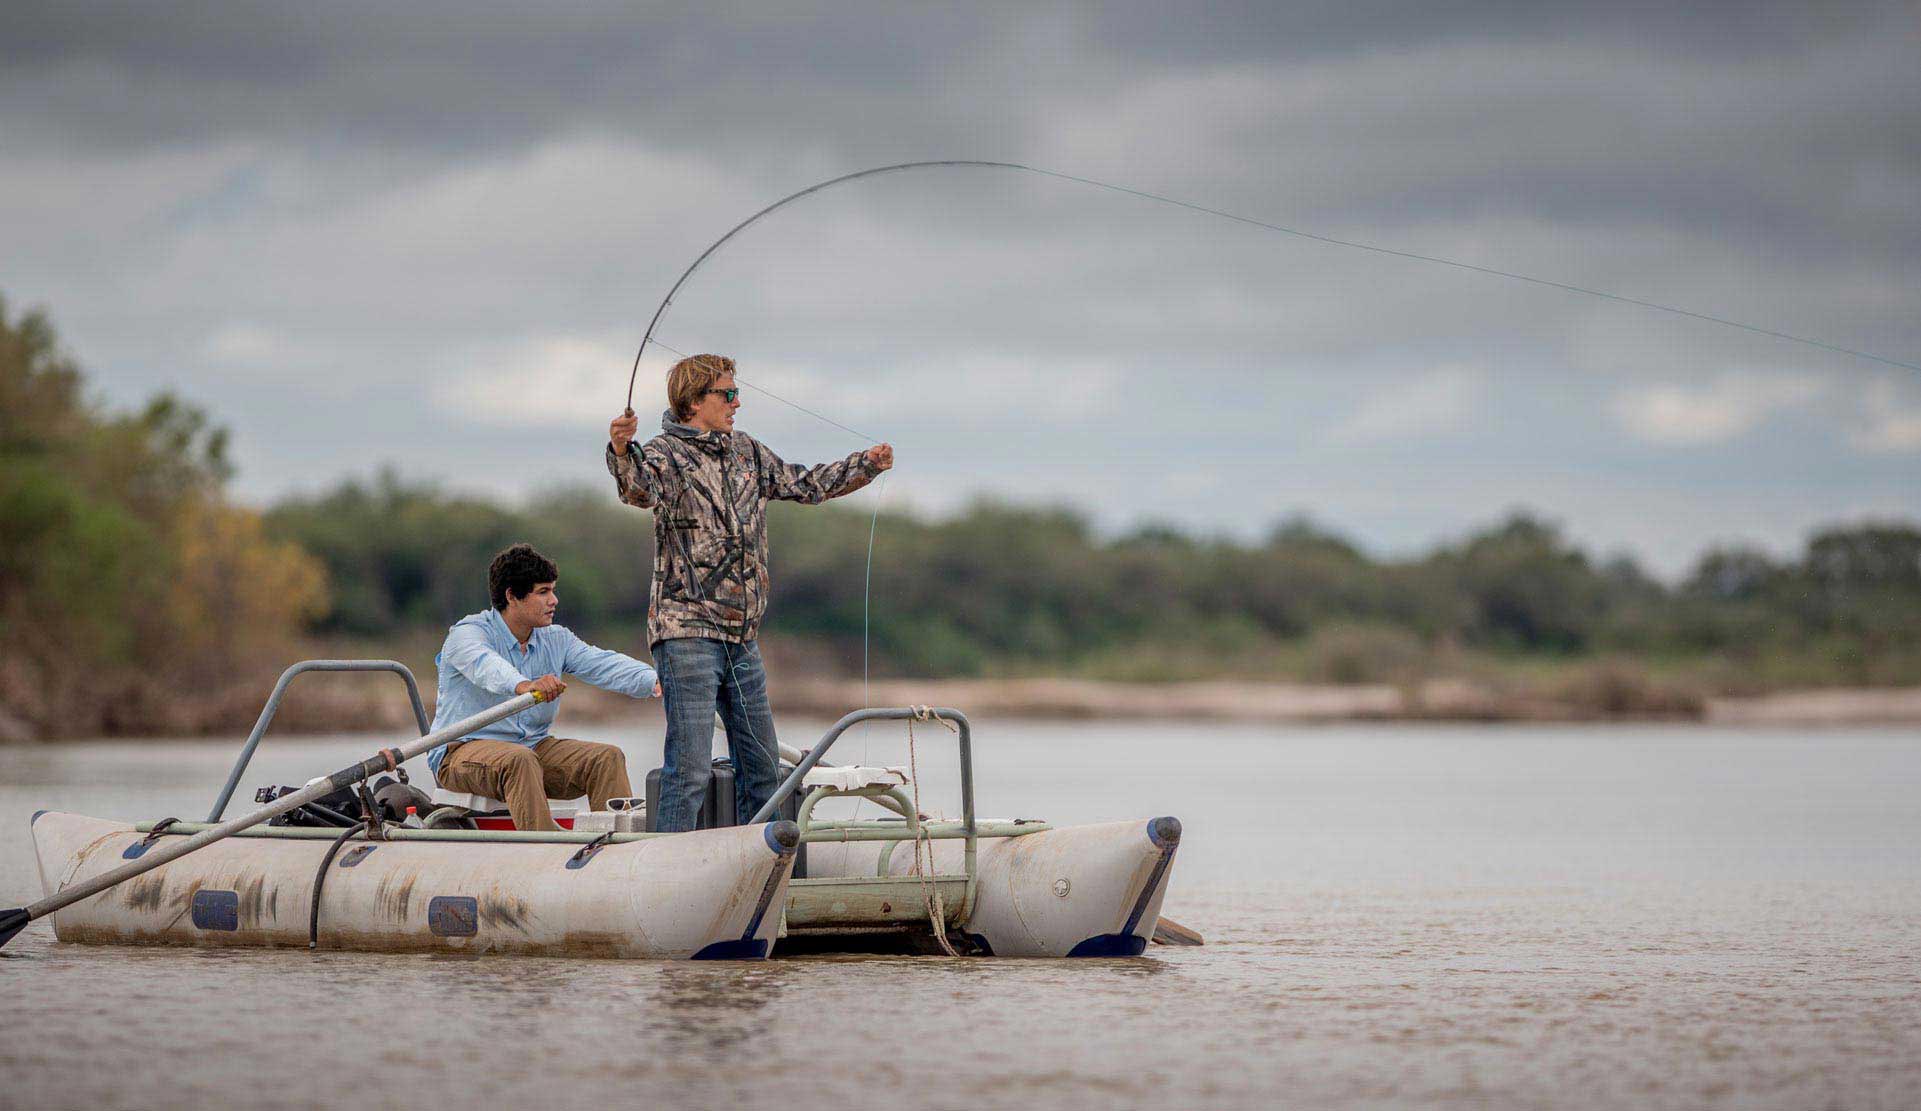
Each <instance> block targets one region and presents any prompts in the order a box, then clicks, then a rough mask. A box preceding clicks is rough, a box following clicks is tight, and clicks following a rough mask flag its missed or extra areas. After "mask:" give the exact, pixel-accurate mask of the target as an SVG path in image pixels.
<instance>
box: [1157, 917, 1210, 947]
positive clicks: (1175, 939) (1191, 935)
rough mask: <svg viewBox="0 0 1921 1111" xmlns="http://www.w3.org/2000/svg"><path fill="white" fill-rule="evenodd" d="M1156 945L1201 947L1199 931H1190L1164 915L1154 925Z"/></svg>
mask: <svg viewBox="0 0 1921 1111" xmlns="http://www.w3.org/2000/svg"><path fill="white" fill-rule="evenodd" d="M1154 944H1156V945H1201V944H1203V941H1202V940H1201V934H1200V931H1199V930H1190V929H1188V928H1187V927H1186V926H1183V925H1181V924H1180V923H1179V922H1176V921H1174V920H1173V919H1172V918H1169V917H1167V916H1166V915H1162V916H1161V919H1160V921H1159V922H1156V923H1155V924H1154Z"/></svg>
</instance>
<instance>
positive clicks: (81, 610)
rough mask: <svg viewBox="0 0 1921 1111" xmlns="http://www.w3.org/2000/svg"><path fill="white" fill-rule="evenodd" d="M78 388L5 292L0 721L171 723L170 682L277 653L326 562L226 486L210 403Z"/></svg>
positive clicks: (50, 333) (314, 592)
mask: <svg viewBox="0 0 1921 1111" xmlns="http://www.w3.org/2000/svg"><path fill="white" fill-rule="evenodd" d="M84 388H85V382H84V380H83V378H82V375H81V371H80V369H79V367H78V366H76V365H75V364H74V363H73V361H72V360H71V359H69V358H68V357H67V356H66V355H64V354H63V353H62V352H61V351H60V349H59V345H58V342H57V339H56V337H55V334H54V330H53V327H52V326H51V324H49V323H48V321H47V318H46V317H45V315H44V314H41V313H27V314H25V315H22V316H20V317H18V318H13V317H11V316H10V315H9V312H8V309H7V306H6V304H5V303H4V302H3V301H0V523H3V526H0V709H4V710H5V711H7V712H6V713H4V714H0V736H3V735H4V734H5V733H7V732H11V731H12V730H13V729H14V728H15V726H14V725H13V724H10V723H13V722H14V721H15V719H21V720H24V721H26V722H28V723H38V724H42V725H44V724H45V723H47V722H50V721H57V722H59V723H60V725H61V728H60V729H59V731H61V732H85V731H89V730H90V729H92V730H110V729H111V728H112V727H113V725H114V723H115V722H116V721H118V720H142V721H147V720H152V721H164V720H166V715H165V714H163V713H157V712H156V705H157V704H159V703H162V702H166V701H169V700H170V699H171V695H170V693H169V692H170V691H171V690H179V689H192V688H195V687H199V686H204V685H206V684H208V683H210V682H215V681H217V680H218V679H219V678H220V677H221V676H223V675H225V674H228V673H231V672H233V671H235V670H238V669H242V668H244V667H246V665H247V664H248V663H249V662H250V661H252V660H254V659H256V658H259V657H260V656H262V655H268V656H271V655H277V654H282V653H284V651H285V650H286V645H287V644H288V642H289V639H290V638H291V637H293V636H294V635H297V634H298V633H299V632H300V631H301V629H302V628H303V626H304V625H305V624H306V623H307V622H310V621H319V620H325V614H326V613H327V611H328V608H329V603H328V602H327V591H326V585H325V573H324V571H323V570H322V566H321V563H320V561H319V560H317V559H315V558H314V557H313V556H311V555H309V554H307V552H305V551H304V550H302V549H301V548H300V547H299V546H297V545H296V544H295V543H293V542H291V541H289V540H285V539H274V538H271V537H269V536H267V535H266V533H265V532H264V531H263V530H262V528H261V522H260V516H259V514H257V513H255V512H254V511H253V510H250V509H246V508H243V507H240V506H236V505H233V504H230V503H229V502H228V501H227V500H226V498H225V495H224V492H223V488H224V485H225V483H226V481H227V478H228V476H229V474H230V472H231V467H230V466H229V465H228V462H227V436H226V433H225V432H223V431H222V430H220V429H219V428H217V427H215V426H214V425H213V423H212V422H211V421H210V420H209V419H208V417H207V414H205V413H203V412H202V411H200V410H199V409H196V408H194V407H192V406H190V405H186V404H183V403H182V402H180V401H179V400H178V399H176V398H173V397H171V396H168V395H164V394H163V395H161V396H159V397H156V398H154V399H153V400H152V401H150V402H149V403H148V404H147V405H146V406H144V407H143V408H141V409H139V410H138V411H136V412H132V413H115V412H110V411H108V410H106V409H105V408H104V407H102V406H101V405H99V404H97V403H95V402H93V401H91V400H89V399H88V398H87V397H86V395H85V393H84ZM181 724H182V725H183V726H184V727H188V728H191V727H192V725H193V723H191V722H186V723H181Z"/></svg>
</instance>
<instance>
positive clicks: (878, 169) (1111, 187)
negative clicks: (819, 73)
mask: <svg viewBox="0 0 1921 1111" xmlns="http://www.w3.org/2000/svg"><path fill="white" fill-rule="evenodd" d="M948 166H967V167H975V168H985V169H1000V170H1014V171H1018V172H1020V173H1029V174H1035V175H1038V176H1040V177H1050V178H1055V179H1057V180H1060V181H1071V182H1074V183H1076V184H1079V185H1087V186H1092V187H1094V188H1096V189H1105V190H1108V191H1109V192H1114V193H1125V194H1127V195H1128V196H1131V197H1139V198H1141V199H1143V200H1149V201H1154V202H1156V203H1159V204H1167V205H1173V206H1174V207H1176V208H1184V209H1187V210H1188V211H1190V212H1199V213H1202V214H1204V215H1207V216H1215V217H1219V218H1220V219H1223V220H1232V221H1234V222H1236V223H1240V224H1246V225H1248V226H1250V227H1256V228H1262V229H1265V230H1267V231H1272V232H1279V233H1280V234H1282V235H1291V236H1294V237H1296V238H1298V239H1308V240H1312V241H1314V242H1316V243H1327V244H1330V245H1332V246H1336V247H1348V248H1352V249H1354V250H1358V251H1369V252H1372V253H1374V254H1380V255H1389V256H1392V257H1394V258H1404V259H1410V260H1413V261H1415V262H1428V263H1434V264H1436V265H1439V266H1451V267H1453V268H1455V269H1457V270H1467V271H1471V272H1473V273H1476V274H1486V275H1489V276H1491V277H1496V278H1507V279H1509V280H1511V281H1517V282H1527V283H1529V284H1531V285H1538V286H1546V287H1548V288H1550V289H1559V290H1563V291H1565V292H1568V293H1578V294H1581V295H1583V296H1587V297H1597V298H1600V299H1602V300H1606V301H1613V302H1616V303H1618V304H1623V305H1634V306H1637V307H1639V308H1644V309H1653V310H1655V311H1657V312H1664V313H1671V314H1673V315H1675V316H1683V317H1687V318H1689V319H1692V320H1701V321H1706V322H1707V323H1710V324H1719V325H1722V326H1724V327H1728V328H1736V329H1739V330H1741V331H1744V332H1751V333H1753V334H1755V335H1761V336H1768V337H1770V338H1772V339H1777V340H1783V341H1785V342H1788V343H1798V344H1801V345H1803V346H1806V347H1813V348H1818V349H1820V350H1823V351H1831V352H1834V353H1836V354H1841V355H1850V356H1853V357H1854V358H1857V359H1865V360H1867V361H1869V362H1875V363H1881V364H1883V365H1885V366H1893V367H1900V368H1902V369H1904V370H1912V371H1917V372H1921V364H1916V363H1910V362H1903V361H1902V360H1900V359H1890V358H1887V357H1885V356H1881V355H1874V354H1870V353H1869V352H1866V351H1859V350H1856V349H1854V348H1852V347H1843V346H1841V345H1839V344H1834V343H1828V342H1826V341H1824V340H1818V339H1810V338H1808V337H1806V336H1798V335H1794V334H1793V333H1790V332H1780V331H1776V330H1774V329H1772V328H1763V327H1760V326H1759V325H1755V324H1747V323H1744V322H1742V321H1739V320H1730V319H1728V318H1727V317H1722V316H1715V315H1713V314H1711V313H1704V312H1695V311H1694V310H1692V309H1683V308H1678V307H1676V306H1674V305H1665V304H1662V303H1660V302H1658V301H1647V300H1643V299H1641V298H1639V297H1628V296H1625V295H1623V294H1619V293H1609V292H1608V291H1606V290H1601V289H1591V288H1589V287H1587V286H1579V285H1574V284H1572V283H1569V282H1559V281H1554V280H1552V279H1549V278H1538V277H1535V276H1533V275H1530V274H1521V273H1517V272H1515V271H1512V270H1501V269H1497V268H1495V267H1492V266H1481V265H1477V264H1475V263H1472V262H1462V261H1461V260H1459V259H1451V258H1444V257H1442V256H1440V255H1428V254H1421V253H1419V252H1416V251H1403V250H1399V249H1398V248H1394V247H1383V246H1380V245H1378V244H1373V243H1363V242H1360V241H1358V240H1353V239H1342V238H1339V237H1337V236H1331V235H1321V234H1319V233H1317V232H1311V231H1304V230H1302V229H1300V228H1290V227H1287V226H1285V225H1283V224H1276V223H1271V222H1269V221H1267V220H1258V219H1255V218H1254V217H1252V216H1242V215H1240V214H1238V213H1234V212H1226V211H1223V210H1221V209H1218V208H1209V207H1207V206H1206V205H1201V204H1195V203H1193V202H1192V201H1184V200H1180V199H1179V198H1176V197H1168V196H1163V195H1161V194H1159V193H1150V192H1148V191H1146V190H1144V189H1134V188H1130V187H1128V186H1125V185H1115V184H1113V183H1111V182H1106V181H1099V180H1096V179H1094V178H1090V177H1080V176H1077V175H1075V174H1066V173H1061V172H1059V171H1057V170H1046V169H1042V168H1040V167H1038V166H1027V165H1023V164H1021V163H1019V162H992V161H985V160H978V159H940V160H934V161H923V162H900V163H896V164H894V165H891V166H875V167H872V168H870V169H865V170H857V171H855V172H854V173H851V174H842V175H841V176H839V177H835V178H829V179H828V180H826V181H822V182H818V183H816V184H814V185H810V186H808V187H807V188H805V189H802V190H799V191H798V192H795V193H790V194H788V195H787V196H785V197H782V198H781V199H780V200H777V201H775V202H774V203H773V204H770V205H768V206H767V207H766V208H763V209H761V210H760V211H759V212H756V213H754V214H753V215H752V216H749V217H747V218H746V219H745V220H742V221H741V222H740V223H738V224H735V225H734V226H733V227H732V228H730V229H728V231H727V234H725V235H723V236H721V237H720V238H719V239H716V240H714V242H713V243H712V244H710V245H709V246H708V247H707V249H706V250H704V251H702V252H701V253H700V256H699V257H698V258H696V259H694V261H693V263H692V264H691V265H689V266H688V267H687V269H686V270H684V271H682V272H681V275H680V277H679V278H677V279H675V281H674V284H673V286H672V288H670V289H668V291H667V296H666V297H663V298H662V299H661V302H660V306H659V307H658V308H656V309H655V310H654V315H653V319H651V320H649V321H648V322H647V331H646V332H645V333H643V334H642V335H641V339H640V347H639V349H637V350H636V351H635V352H634V367H633V371H632V372H631V373H630V374H629V375H628V376H627V405H626V409H625V412H626V414H627V415H629V416H632V415H633V412H634V383H635V381H636V380H637V379H638V378H639V376H640V360H641V356H642V355H644V354H646V351H647V345H648V344H649V343H653V344H654V345H655V346H658V347H662V348H665V349H666V350H668V351H674V349H673V348H671V347H668V346H667V345H666V344H664V343H661V342H660V341H659V340H656V339H654V328H655V327H656V326H657V325H659V324H660V321H661V318H662V317H663V316H665V315H666V313H667V307H668V306H669V305H671V304H673V303H674V295H675V294H677V293H679V292H680V287H681V286H683V285H685V284H686V283H687V279H689V278H691V277H693V275H694V271H696V270H698V269H700V267H701V264H702V263H704V262H706V261H707V260H708V259H709V258H711V257H712V256H713V254H714V253H715V252H716V251H718V250H720V248H721V247H722V246H723V245H724V244H725V243H726V242H727V241H728V240H730V239H732V238H733V237H734V236H736V235H738V234H740V233H741V232H742V231H745V230H746V229H747V228H748V227H749V226H750V225H752V224H754V223H755V222H757V221H759V220H760V219H761V218H762V217H764V216H767V215H769V214H771V213H772V212H774V211H775V210H776V209H779V208H783V207H785V206H787V205H789V204H792V203H793V202H795V201H797V200H800V199H801V198H802V197H806V196H810V195H812V194H814V193H818V192H820V191H821V190H823V189H827V188H830V187H832V186H835V185H840V184H843V183H845V182H849V181H857V180H859V179H861V178H867V177H874V176H877V175H880V174H888V173H894V172H897V171H901V170H920V169H935V168H940V167H948ZM674 353H675V354H677V355H681V356H682V357H683V358H685V357H686V356H685V355H684V354H683V353H681V352H678V351H674ZM734 380H735V381H736V382H739V383H740V384H741V385H743V386H747V387H748V388H749V389H753V390H756V391H758V392H760V393H764V394H766V395H767V396H768V397H771V398H773V399H774V400H776V401H778V402H780V403H781V404H783V405H787V406H790V407H792V408H795V409H798V410H800V411H801V412H803V413H806V414H808V415H809V416H812V417H815V418H816V419H818V420H821V421H824V422H826V423H827V424H830V425H833V426H834V427H835V428H838V429H840V430H842V431H843V432H847V433H849V434H851V435H854V436H858V437H860V438H861V439H862V440H863V441H866V442H868V443H878V442H879V441H878V440H875V439H874V438H872V437H870V436H867V435H865V434H864V433H861V432H858V431H856V430H854V429H852V428H849V427H847V426H846V425H844V424H842V423H840V422H839V421H837V420H834V419H832V418H831V417H826V416H823V415H821V414H820V413H816V412H814V411H813V410H812V409H809V408H807V407H806V406H804V405H800V404H797V403H795V402H793V401H789V400H787V399H786V398H784V397H781V396H779V395H778V394H775V393H773V392H772V391H769V390H766V389H762V388H761V387H759V386H755V385H753V384H751V383H748V382H745V381H742V380H741V379H740V377H739V376H738V375H736V376H735V379H734ZM884 487H885V476H883V478H882V482H881V483H880V484H879V485H877V486H876V487H875V491H874V517H873V521H872V522H870V523H869V526H868V535H867V574H866V583H867V586H866V590H867V592H868V594H870V595H871V591H872V587H873V575H874V531H875V528H876V527H877V526H878V524H879V521H880V493H881V490H882V489H883V488H884ZM868 601H869V600H868V598H867V597H863V599H862V601H861V688H862V692H863V693H862V700H863V701H867V700H868V699H867V695H866V691H867V687H868V663H867V659H868ZM738 689H739V688H738V680H736V693H738ZM750 729H751V727H750Z"/></svg>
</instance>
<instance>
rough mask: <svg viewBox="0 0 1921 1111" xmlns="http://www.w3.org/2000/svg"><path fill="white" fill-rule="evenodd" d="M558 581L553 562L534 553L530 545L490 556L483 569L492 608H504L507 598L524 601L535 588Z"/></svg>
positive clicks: (557, 569) (557, 571)
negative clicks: (485, 568)
mask: <svg viewBox="0 0 1921 1111" xmlns="http://www.w3.org/2000/svg"><path fill="white" fill-rule="evenodd" d="M559 578H560V568H558V567H556V566H554V561H553V560H551V559H548V558H547V557H546V556H544V555H541V554H540V553H539V552H537V551H535V550H534V546H533V545H532V544H515V545H514V546H513V547H511V548H508V549H507V550H506V551H504V552H502V553H500V554H499V555H497V556H495V557H494V561H493V563H491V564H489V565H488V567H487V594H488V596H490V597H491V598H492V599H493V602H494V608H495V609H497V610H504V609H506V608H507V596H508V595H510V594H511V595H512V596H514V597H515V598H525V597H526V596H527V595H528V593H529V592H531V591H532V590H533V589H534V587H535V586H538V585H539V584H541V583H550V582H554V581H556V580H557V579H559Z"/></svg>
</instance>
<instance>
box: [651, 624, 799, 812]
mask: <svg viewBox="0 0 1921 1111" xmlns="http://www.w3.org/2000/svg"><path fill="white" fill-rule="evenodd" d="M654 666H655V668H656V669H658V670H659V672H660V693H661V698H662V700H663V701H665V702H666V704H667V705H666V709H667V745H666V750H665V752H664V753H663V759H662V760H661V765H662V766H661V772H660V813H659V814H656V815H655V816H654V828H655V829H656V830H659V831H661V832H664V833H682V832H685V831H686V830H690V829H693V828H694V825H695V823H696V821H697V820H698V819H699V817H700V807H701V803H702V802H703V801H704V800H705V799H706V796H707V779H708V777H709V775H710V774H711V771H710V769H711V768H712V766H713V753H714V711H715V710H719V711H720V718H721V722H722V723H723V724H725V725H726V727H727V752H728V755H729V756H731V757H732V758H733V761H734V812H735V814H736V815H737V817H738V820H740V821H742V822H745V821H746V820H747V819H749V818H751V817H753V816H754V812H755V811H756V810H759V809H760V808H761V806H762V805H763V804H765V803H766V802H767V800H768V799H770V798H772V797H774V788H775V787H777V786H779V783H780V748H779V745H778V743H777V741H776V740H775V737H774V714H773V711H772V710H770V709H768V706H767V670H766V668H765V667H763V666H762V665H761V662H760V645H759V644H757V643H755V642H753V641H749V642H748V643H746V644H729V643H727V642H726V641H722V640H707V639H705V638H702V637H675V638H673V639H671V640H663V641H661V642H660V643H659V644H656V645H654Z"/></svg>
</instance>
